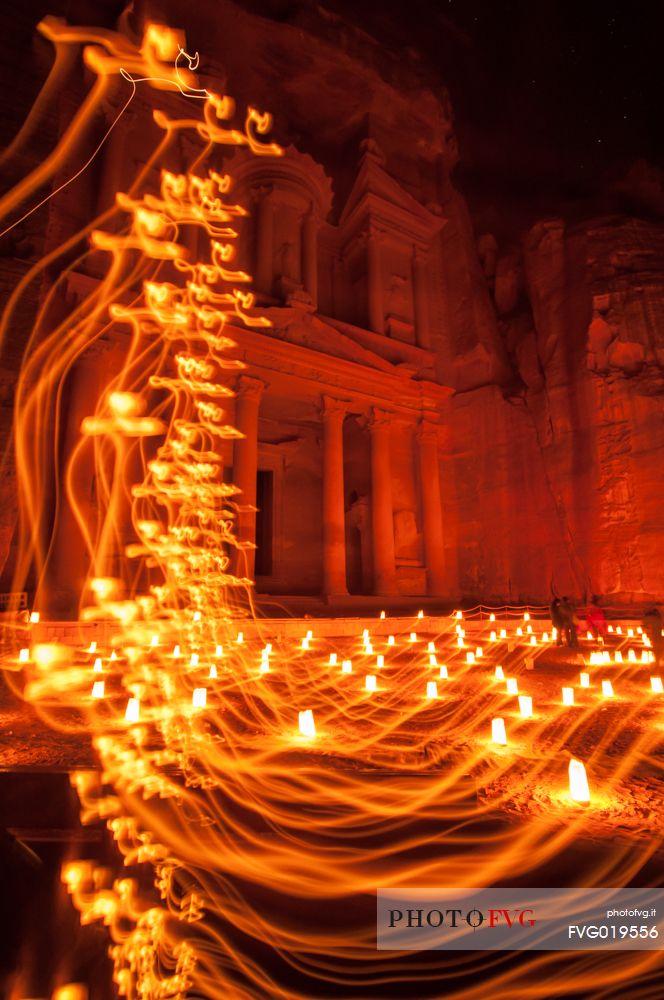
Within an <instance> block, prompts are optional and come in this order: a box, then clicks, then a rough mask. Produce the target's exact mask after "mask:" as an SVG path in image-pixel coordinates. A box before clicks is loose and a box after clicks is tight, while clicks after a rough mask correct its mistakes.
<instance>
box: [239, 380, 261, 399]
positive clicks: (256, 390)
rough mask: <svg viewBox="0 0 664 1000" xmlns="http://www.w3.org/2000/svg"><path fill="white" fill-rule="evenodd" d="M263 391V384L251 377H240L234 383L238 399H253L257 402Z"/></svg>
mask: <svg viewBox="0 0 664 1000" xmlns="http://www.w3.org/2000/svg"><path fill="white" fill-rule="evenodd" d="M264 391H265V382H261V380H260V379H259V378H252V377H251V375H240V377H239V379H238V380H237V382H236V383H235V395H236V397H238V398H240V399H255V400H256V401H257V402H258V401H259V400H260V398H261V396H262V395H263V392H264Z"/></svg>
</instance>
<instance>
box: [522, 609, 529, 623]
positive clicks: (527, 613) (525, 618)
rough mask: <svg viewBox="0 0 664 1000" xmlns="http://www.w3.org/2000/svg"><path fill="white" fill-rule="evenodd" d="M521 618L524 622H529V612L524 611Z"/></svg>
mask: <svg viewBox="0 0 664 1000" xmlns="http://www.w3.org/2000/svg"><path fill="white" fill-rule="evenodd" d="M523 620H524V622H529V621H530V613H529V612H528V611H524V614H523Z"/></svg>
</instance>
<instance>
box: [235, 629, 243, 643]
mask: <svg viewBox="0 0 664 1000" xmlns="http://www.w3.org/2000/svg"><path fill="white" fill-rule="evenodd" d="M235 641H236V643H237V644H238V646H241V645H242V643H243V642H244V632H238V634H237V636H236V638H235Z"/></svg>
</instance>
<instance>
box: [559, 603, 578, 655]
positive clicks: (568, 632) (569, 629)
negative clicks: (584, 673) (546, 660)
mask: <svg viewBox="0 0 664 1000" xmlns="http://www.w3.org/2000/svg"><path fill="white" fill-rule="evenodd" d="M560 612H561V614H562V617H563V628H564V630H565V637H566V639H567V645H568V646H570V647H571V648H572V649H578V648H579V637H578V635H577V632H576V626H577V622H578V619H577V617H576V608H575V607H574V605H573V604H572V602H571V601H570V599H569V597H563V598H562V600H561V602H560Z"/></svg>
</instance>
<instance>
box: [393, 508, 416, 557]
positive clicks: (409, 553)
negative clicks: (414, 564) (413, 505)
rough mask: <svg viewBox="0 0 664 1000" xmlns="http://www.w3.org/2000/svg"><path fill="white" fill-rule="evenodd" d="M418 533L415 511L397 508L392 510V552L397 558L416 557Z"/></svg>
mask: <svg viewBox="0 0 664 1000" xmlns="http://www.w3.org/2000/svg"><path fill="white" fill-rule="evenodd" d="M417 542H418V535H417V520H416V518H415V511H412V510H397V511H395V512H394V554H395V556H396V557H397V558H399V557H401V558H402V559H417V557H418V547H417Z"/></svg>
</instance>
